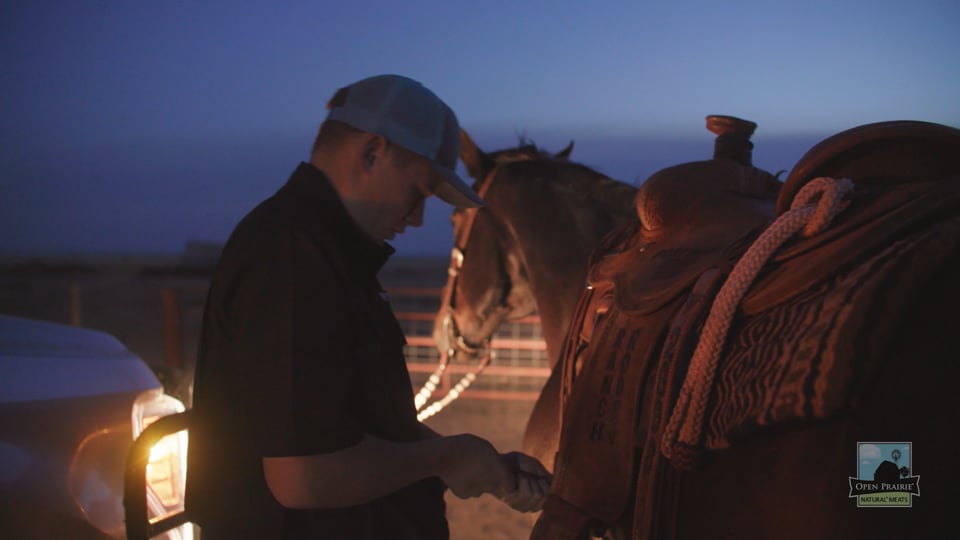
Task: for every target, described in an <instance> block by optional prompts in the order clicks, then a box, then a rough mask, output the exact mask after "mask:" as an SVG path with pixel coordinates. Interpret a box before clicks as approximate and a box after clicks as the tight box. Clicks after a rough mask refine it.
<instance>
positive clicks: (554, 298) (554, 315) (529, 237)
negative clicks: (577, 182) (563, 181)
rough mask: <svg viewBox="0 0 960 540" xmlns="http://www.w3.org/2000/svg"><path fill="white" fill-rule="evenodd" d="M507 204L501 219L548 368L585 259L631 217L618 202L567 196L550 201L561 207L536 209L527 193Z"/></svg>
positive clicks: (581, 282)
mask: <svg viewBox="0 0 960 540" xmlns="http://www.w3.org/2000/svg"><path fill="white" fill-rule="evenodd" d="M511 199H512V200H513V201H515V204H512V205H510V206H509V210H507V211H506V215H503V216H502V218H501V219H503V220H504V222H505V225H506V228H507V230H508V231H509V233H510V234H511V235H512V236H513V237H514V242H515V245H516V246H517V250H518V252H519V255H520V257H521V259H522V261H523V264H524V267H525V269H526V272H527V279H528V282H529V284H530V289H531V292H532V294H533V296H534V300H535V302H536V305H537V311H538V312H539V314H540V321H541V329H542V332H543V337H544V341H545V342H546V345H547V354H548V357H549V360H550V363H551V366H552V365H553V364H554V362H555V361H556V359H557V356H558V355H559V352H560V348H561V346H562V344H563V343H562V342H563V339H564V336H565V335H566V330H567V326H569V324H570V320H571V318H572V317H573V312H574V310H575V308H576V304H577V301H578V300H579V298H580V295H581V294H582V293H583V290H584V287H585V285H586V275H587V259H588V257H589V255H590V254H591V252H592V251H593V250H594V249H595V248H596V247H597V245H599V243H600V240H601V239H602V238H603V237H604V236H605V235H606V234H607V233H608V232H609V231H610V230H611V229H613V228H614V227H615V226H616V225H618V224H620V223H622V222H624V221H625V220H626V219H628V216H632V215H635V214H633V212H632V209H633V202H632V199H630V198H627V200H625V201H624V200H622V199H621V200H620V201H619V202H618V206H617V207H616V208H611V207H609V206H603V205H601V204H600V203H595V204H586V203H585V201H584V200H582V198H581V199H579V200H575V197H573V196H572V195H569V196H566V197H563V196H558V197H556V198H555V199H554V201H555V202H560V203H561V204H536V203H537V202H538V201H539V200H540V199H538V198H537V195H536V194H532V193H528V194H526V196H524V194H521V195H520V196H517V195H514V196H512V197H511ZM522 201H526V204H522ZM621 205H622V206H621ZM625 208H629V210H625Z"/></svg>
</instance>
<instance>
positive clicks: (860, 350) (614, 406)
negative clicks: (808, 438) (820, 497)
mask: <svg viewBox="0 0 960 540" xmlns="http://www.w3.org/2000/svg"><path fill="white" fill-rule="evenodd" d="M724 118H728V117H724ZM733 120H737V119H733ZM709 121H710V117H708V122H709ZM747 124H750V123H747ZM734 125H735V126H737V125H738V126H740V127H741V128H742V127H743V125H744V124H743V123H739V124H734ZM753 126H755V125H753ZM752 131H753V127H752V126H748V128H747V129H740V131H739V132H734V133H730V132H729V131H727V132H724V133H718V134H719V135H720V136H719V137H718V138H717V143H716V145H715V156H714V159H712V160H709V161H701V162H694V163H687V164H683V165H678V166H675V167H670V168H667V169H664V170H662V171H660V172H658V173H656V174H654V175H653V176H651V177H650V178H649V179H648V180H647V181H646V182H645V183H644V184H643V185H642V186H641V188H640V190H639V191H638V193H637V200H636V206H637V215H638V218H639V219H638V220H637V221H635V222H631V223H628V224H627V225H625V226H624V227H622V228H620V229H618V230H616V231H613V232H612V233H611V234H610V235H609V236H608V237H607V239H606V240H605V241H604V242H603V244H602V245H601V246H600V247H599V248H598V249H597V251H596V252H595V253H594V255H593V256H592V257H591V260H590V263H589V273H588V281H589V287H588V289H587V290H586V291H585V293H584V294H583V296H582V297H581V299H580V303H579V305H578V308H577V311H576V314H575V318H574V320H573V322H572V323H571V326H570V329H569V330H568V335H567V337H566V341H565V344H564V349H563V351H562V356H561V361H562V362H563V370H564V371H563V373H564V381H563V390H562V402H563V421H562V432H561V437H560V446H559V451H558V454H557V458H556V464H555V471H554V483H553V486H552V488H551V493H550V495H549V496H548V499H547V502H546V504H545V507H544V512H543V514H542V515H541V517H540V519H539V520H538V522H537V525H536V526H535V528H534V531H533V534H532V536H531V538H535V539H547V538H549V539H564V538H570V539H574V538H585V537H587V535H588V534H591V532H592V533H593V534H600V533H599V531H602V530H604V529H607V528H609V527H611V526H612V525H614V524H617V523H619V527H620V529H621V530H631V531H633V534H634V535H636V536H637V537H650V538H654V537H661V536H669V534H668V532H665V531H666V530H667V529H669V527H670V520H671V516H675V514H676V512H677V508H676V505H675V504H674V503H675V502H676V499H675V498H674V496H673V490H674V488H675V486H676V477H677V474H679V473H678V471H681V470H685V469H691V468H695V467H696V466H697V464H698V460H699V458H700V457H701V456H702V455H703V453H704V452H706V451H710V450H713V449H719V448H728V447H731V446H736V444H737V442H738V441H740V440H743V439H745V438H748V437H751V436H752V435H754V434H756V433H758V432H760V431H762V430H764V429H768V428H770V427H773V426H783V425H789V424H790V423H791V422H796V421H810V420H813V421H816V420H821V419H827V418H830V417H832V416H834V415H836V414H839V413H840V412H841V411H843V410H844V409H845V408H848V407H850V406H851V404H853V403H855V402H856V400H857V397H858V392H859V391H860V389H861V388H862V386H863V384H862V381H863V380H869V378H870V377H871V375H872V374H873V373H872V369H873V367H872V366H871V364H870V363H869V362H864V361H863V359H864V358H871V357H873V356H874V355H876V354H880V352H881V351H882V350H883V349H884V347H886V345H887V342H888V341H889V339H888V337H889V336H890V335H891V334H892V333H893V332H895V325H896V321H897V315H899V314H903V313H908V312H909V311H910V310H911V309H917V307H916V306H913V305H912V304H911V287H910V284H916V283H922V282H923V281H924V280H925V279H927V278H928V277H929V276H931V275H933V274H934V273H935V272H937V270H938V269H939V268H940V267H941V265H942V263H943V261H944V260H946V258H947V257H948V256H950V255H951V254H956V252H957V250H958V249H960V130H957V129H954V128H950V127H947V126H943V125H939V124H932V123H926V122H915V121H894V122H882V123H876V124H868V125H864V126H860V127H857V128H854V129H851V130H847V131H844V132H841V133H839V134H837V135H834V136H832V137H829V138H827V139H825V140H824V141H822V142H820V143H819V144H817V145H816V146H814V147H813V148H811V149H810V150H809V151H808V152H807V153H806V154H805V155H804V156H803V157H802V158H801V159H800V161H799V162H798V163H797V164H796V166H795V167H794V168H793V170H792V171H791V173H790V175H789V176H788V178H787V180H786V182H785V183H781V182H780V181H779V180H778V179H777V178H776V177H775V176H773V175H771V174H770V173H768V172H766V171H762V170H760V169H757V168H755V167H753V166H752V164H751V163H750V152H749V149H750V148H752V144H751V143H749V136H750V134H752ZM715 132H716V131H715ZM738 141H739V143H738ZM818 177H830V178H836V179H839V178H849V179H851V180H852V186H853V191H852V193H850V194H848V195H847V196H846V199H845V202H844V208H843V210H842V211H841V212H840V213H839V214H838V215H837V216H836V217H834V218H833V221H832V222H831V223H830V225H829V226H828V227H827V228H826V229H825V230H823V231H822V232H820V233H819V234H816V235H814V236H812V237H809V238H792V239H790V240H788V241H786V243H784V244H783V245H782V246H781V247H780V248H779V249H778V250H776V251H775V252H774V254H773V255H772V257H770V258H769V259H768V260H767V261H766V262H765V263H764V264H763V266H762V268H761V269H760V271H759V274H758V275H757V276H756V277H755V278H754V279H753V280H752V284H751V285H750V286H749V287H748V288H747V289H746V292H745V294H743V295H742V297H740V298H739V299H738V301H739V304H738V307H737V310H736V315H735V317H734V320H733V323H732V325H731V327H730V330H729V332H728V334H727V338H726V341H725V342H724V344H723V348H722V354H721V355H720V361H719V363H718V365H717V367H716V371H715V374H714V375H713V376H711V377H710V378H709V379H708V382H707V384H708V387H707V388H706V389H705V391H706V392H707V393H706V395H709V396H710V400H709V407H707V408H706V409H705V410H699V411H698V410H695V409H693V408H691V409H689V410H688V409H684V408H682V407H678V406H677V403H678V396H679V395H680V393H681V390H682V389H683V388H684V385H685V382H686V381H687V379H688V378H692V379H695V380H698V379H696V378H697V377H699V376H700V374H698V373H691V371H692V370H691V369H689V368H690V360H691V357H692V356H693V354H694V351H695V349H696V348H697V345H698V340H699V339H700V337H701V336H700V332H701V330H702V328H703V324H704V321H705V320H706V319H707V318H708V316H709V315H710V313H711V308H712V306H713V302H714V299H715V298H716V296H717V294H718V291H720V290H721V288H723V287H724V283H725V282H726V280H727V278H728V277H729V276H730V275H731V272H732V271H733V269H734V267H735V266H736V265H737V263H738V261H739V260H740V259H741V257H742V256H743V255H744V253H745V252H746V251H747V250H748V248H749V247H750V246H751V245H752V244H753V243H754V242H755V241H756V240H757V238H758V237H759V236H761V234H762V233H763V232H764V231H765V230H766V229H767V228H768V227H769V226H770V224H771V223H772V222H774V221H775V220H776V219H777V218H778V217H780V216H784V215H785V214H787V213H788V212H789V211H790V209H791V205H792V203H793V201H794V198H795V197H796V196H797V194H798V193H800V191H801V189H802V188H803V187H804V186H805V185H806V184H808V183H809V182H811V181H812V180H813V179H815V178H818ZM878 313H882V314H884V315H883V316H879V317H878V316H875V315H876V314H878ZM888 315H889V316H888ZM697 369H699V368H697ZM689 384H690V383H689V382H687V385H689ZM701 384H702V383H701ZM677 419H679V421H680V422H681V423H683V424H684V425H686V426H691V425H692V426H694V427H695V429H694V432H695V433H697V434H698V435H697V437H696V438H695V439H694V440H677V439H676V438H674V439H670V437H669V436H665V433H666V432H667V429H666V428H667V426H668V424H670V423H671V422H674V421H677ZM666 435H669V434H666ZM667 456H669V458H668V457H667ZM631 498H633V500H634V506H631V505H630V503H631ZM624 520H629V521H630V522H631V523H623V521H624Z"/></svg>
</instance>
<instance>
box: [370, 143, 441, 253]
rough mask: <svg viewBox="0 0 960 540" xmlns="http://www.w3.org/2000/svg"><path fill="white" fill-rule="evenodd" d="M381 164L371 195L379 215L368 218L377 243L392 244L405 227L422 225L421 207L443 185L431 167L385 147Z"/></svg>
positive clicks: (418, 159)
mask: <svg viewBox="0 0 960 540" xmlns="http://www.w3.org/2000/svg"><path fill="white" fill-rule="evenodd" d="M385 157H386V159H385V162H384V163H383V164H382V165H383V166H382V167H380V168H379V178H378V182H377V184H378V186H379V191H380V193H378V194H375V197H376V199H377V200H378V203H379V204H378V205H377V206H378V209H379V212H378V213H377V214H376V215H374V216H371V217H372V225H373V230H372V231H370V232H371V233H372V234H373V235H374V238H376V239H378V240H392V239H393V238H396V236H397V235H398V234H401V233H403V232H404V231H405V230H406V228H407V227H419V226H420V225H422V224H423V209H424V204H425V202H426V200H427V198H429V197H430V196H431V195H433V194H434V193H435V192H436V191H437V188H438V187H439V186H440V184H441V183H442V182H443V181H444V180H443V177H442V176H440V173H438V172H437V171H436V170H434V168H433V166H432V165H431V164H430V162H428V161H427V160H426V158H423V157H422V156H419V155H413V154H410V153H409V152H406V151H404V150H401V149H398V148H396V147H395V146H388V147H387V149H386V153H385Z"/></svg>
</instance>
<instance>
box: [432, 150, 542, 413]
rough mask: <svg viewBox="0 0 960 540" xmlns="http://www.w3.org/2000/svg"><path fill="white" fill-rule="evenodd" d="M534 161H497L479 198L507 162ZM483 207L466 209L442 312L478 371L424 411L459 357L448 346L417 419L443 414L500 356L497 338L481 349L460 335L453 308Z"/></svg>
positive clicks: (449, 331)
mask: <svg viewBox="0 0 960 540" xmlns="http://www.w3.org/2000/svg"><path fill="white" fill-rule="evenodd" d="M528 159H532V157H531V156H529V155H526V154H523V155H521V156H518V157H516V158H513V159H501V160H499V161H498V162H497V164H496V166H494V167H493V169H491V170H490V172H489V173H487V176H486V177H484V179H483V181H482V182H480V186H479V187H478V188H477V195H479V196H480V198H481V199H483V198H484V197H486V194H487V191H489V189H490V185H491V184H492V183H493V179H494V177H495V176H496V174H497V171H498V170H499V169H500V167H501V166H503V165H505V164H507V163H513V162H514V161H525V160H528ZM480 208H482V207H476V208H465V209H463V212H464V214H465V216H464V220H465V221H464V223H463V226H462V227H460V229H459V230H457V231H455V232H454V241H453V249H452V250H451V251H450V265H449V266H448V267H447V283H446V285H445V286H444V287H443V294H442V296H441V298H440V309H442V310H443V312H444V315H443V322H442V326H443V332H444V334H445V335H447V336H451V337H453V338H454V340H455V342H456V344H457V346H458V347H459V348H460V349H461V350H463V351H467V352H470V353H472V354H474V355H476V356H479V357H480V363H479V364H478V365H477V368H476V369H474V371H472V372H469V373H467V374H466V375H464V376H463V378H462V379H460V381H459V382H458V383H457V384H456V385H454V387H453V388H452V389H451V390H450V391H449V392H447V395H445V396H444V397H443V398H441V399H438V400H436V401H434V402H433V403H431V404H430V405H429V406H427V407H426V408H424V405H425V404H426V402H427V400H428V399H429V398H430V396H431V395H432V394H433V392H434V391H435V390H436V388H437V385H438V384H439V383H440V377H441V376H442V375H443V373H444V372H445V371H446V369H447V366H448V365H449V361H450V357H452V356H454V355H455V354H456V348H454V346H453V345H450V346H448V347H447V350H445V351H441V353H440V361H439V364H438V366H437V369H436V370H435V371H434V372H433V373H432V374H430V377H429V378H428V379H427V382H425V383H424V384H423V387H422V388H421V389H420V391H419V392H417V395H416V397H415V398H414V404H415V405H416V409H417V411H418V413H417V420H421V421H422V420H424V419H426V418H429V417H430V416H433V415H434V414H436V413H438V412H440V410H442V409H443V408H444V407H445V406H446V405H447V404H449V403H450V402H451V401H453V400H454V399H456V398H458V397H459V396H460V394H462V393H463V391H464V390H466V389H467V387H469V386H470V384H472V383H473V381H474V380H476V378H477V376H478V375H480V372H481V371H483V369H484V368H486V367H487V366H488V365H489V364H490V362H491V361H492V360H493V358H494V357H495V356H496V355H495V353H494V351H493V349H492V348H491V347H490V342H491V341H492V339H493V335H492V334H491V335H490V336H487V338H486V339H484V341H483V344H482V345H481V346H480V347H476V346H474V345H472V344H470V343H467V341H466V339H464V337H463V335H462V334H461V333H460V330H459V328H457V323H456V321H454V320H453V309H454V302H453V299H454V292H455V291H456V287H457V279H458V278H459V277H460V271H461V270H462V269H463V261H464V258H465V257H466V253H467V245H468V243H469V242H470V234H471V232H472V231H473V225H474V222H475V221H476V219H477V213H478V212H479V210H480Z"/></svg>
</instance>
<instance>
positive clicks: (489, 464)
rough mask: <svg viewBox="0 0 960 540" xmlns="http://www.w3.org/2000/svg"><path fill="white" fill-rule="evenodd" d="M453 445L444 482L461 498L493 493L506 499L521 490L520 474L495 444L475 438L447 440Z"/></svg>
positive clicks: (463, 436)
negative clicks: (518, 479)
mask: <svg viewBox="0 0 960 540" xmlns="http://www.w3.org/2000/svg"><path fill="white" fill-rule="evenodd" d="M446 439H449V440H450V441H451V442H453V447H452V449H451V451H452V452H453V455H451V456H450V458H451V460H450V464H449V465H448V466H447V467H446V469H447V470H446V471H445V472H444V474H443V475H442V477H441V478H442V480H443V481H444V483H445V484H446V485H447V487H449V488H450V491H452V492H453V494H454V495H456V496H457V497H460V498H461V499H470V498H473V497H479V496H480V495H483V494H484V493H491V494H493V495H495V496H497V497H500V498H502V497H503V496H504V495H506V494H508V493H512V492H514V491H516V490H517V474H516V472H515V470H514V468H513V467H512V466H511V464H510V463H508V462H507V461H505V460H503V459H502V456H501V455H500V453H499V452H497V449H496V448H494V447H493V445H492V444H490V443H489V442H487V441H486V440H485V439H482V438H480V437H477V436H475V435H469V434H463V435H454V436H451V437H446Z"/></svg>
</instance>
